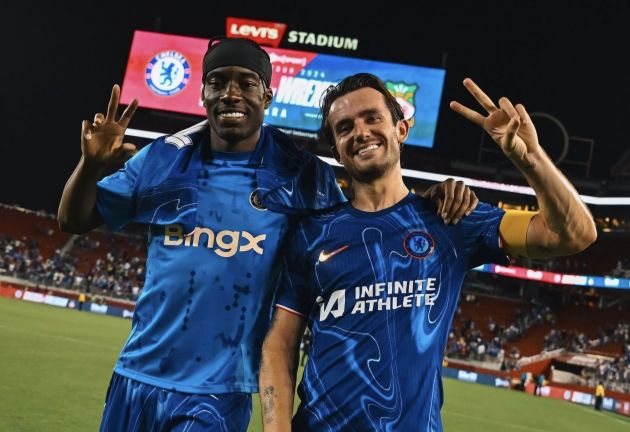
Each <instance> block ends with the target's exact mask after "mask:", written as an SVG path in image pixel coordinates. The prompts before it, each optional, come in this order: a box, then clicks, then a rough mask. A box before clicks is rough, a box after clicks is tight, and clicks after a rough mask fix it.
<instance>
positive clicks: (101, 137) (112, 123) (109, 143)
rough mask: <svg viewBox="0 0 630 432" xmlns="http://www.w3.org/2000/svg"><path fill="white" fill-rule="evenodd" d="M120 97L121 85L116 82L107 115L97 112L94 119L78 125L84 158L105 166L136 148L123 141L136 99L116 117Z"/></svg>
mask: <svg viewBox="0 0 630 432" xmlns="http://www.w3.org/2000/svg"><path fill="white" fill-rule="evenodd" d="M119 99H120V87H119V86H118V84H115V85H114V87H113V88H112V95H111V97H110V98H109V105H108V106H107V116H104V115H103V114H102V113H97V114H96V115H95V116H94V122H93V123H90V122H89V121H88V120H83V123H82V126H81V151H82V152H83V157H84V158H85V160H86V162H91V163H94V164H96V165H97V166H104V165H107V164H108V163H110V162H124V161H126V160H127V159H129V158H130V157H131V156H133V155H134V154H135V153H136V152H137V149H136V146H135V145H134V144H130V143H123V137H124V136H125V130H126V129H127V126H128V125H129V121H130V120H131V117H133V114H134V113H135V112H136V109H137V108H138V100H137V99H134V100H132V101H131V103H130V104H129V106H128V107H127V109H125V112H123V114H122V116H121V117H120V119H119V120H118V121H116V111H117V110H118V101H119Z"/></svg>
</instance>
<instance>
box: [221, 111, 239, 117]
mask: <svg viewBox="0 0 630 432" xmlns="http://www.w3.org/2000/svg"><path fill="white" fill-rule="evenodd" d="M219 115H220V116H221V117H225V118H241V117H244V116H245V114H243V113H241V112H224V113H221V114H219Z"/></svg>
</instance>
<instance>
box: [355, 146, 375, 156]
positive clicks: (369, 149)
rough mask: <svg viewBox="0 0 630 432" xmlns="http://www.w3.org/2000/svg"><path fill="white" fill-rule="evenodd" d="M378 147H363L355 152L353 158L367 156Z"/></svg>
mask: <svg viewBox="0 0 630 432" xmlns="http://www.w3.org/2000/svg"><path fill="white" fill-rule="evenodd" d="M379 147H380V145H379V144H371V145H369V146H367V147H363V148H362V149H359V151H357V152H355V153H354V155H355V156H363V155H367V154H370V153H372V152H373V151H375V150H376V149H378V148H379Z"/></svg>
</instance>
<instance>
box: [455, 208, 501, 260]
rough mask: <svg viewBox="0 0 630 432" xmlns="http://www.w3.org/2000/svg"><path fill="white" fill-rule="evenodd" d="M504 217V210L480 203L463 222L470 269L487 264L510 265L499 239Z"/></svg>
mask: <svg viewBox="0 0 630 432" xmlns="http://www.w3.org/2000/svg"><path fill="white" fill-rule="evenodd" d="M503 215H505V211H504V210H502V209H500V208H498V207H494V206H491V205H489V204H486V203H479V204H478V205H477V208H476V209H475V211H474V212H472V213H471V214H470V215H469V216H466V217H464V218H463V219H462V220H461V222H460V224H462V227H461V228H462V229H463V230H464V239H463V241H464V249H465V251H466V253H467V254H468V259H469V262H468V264H469V268H475V267H477V266H479V265H481V264H486V263H495V264H502V265H507V264H509V260H508V257H507V255H506V254H505V251H504V250H503V248H502V247H501V243H500V239H499V226H500V225H501V220H502V219H503Z"/></svg>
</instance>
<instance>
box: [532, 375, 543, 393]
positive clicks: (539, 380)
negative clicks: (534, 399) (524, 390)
mask: <svg viewBox="0 0 630 432" xmlns="http://www.w3.org/2000/svg"><path fill="white" fill-rule="evenodd" d="M534 384H535V387H534V395H536V396H541V394H540V391H541V389H542V387H543V385H544V384H545V374H542V373H541V374H540V375H538V376H537V377H536V381H535V382H534Z"/></svg>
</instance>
